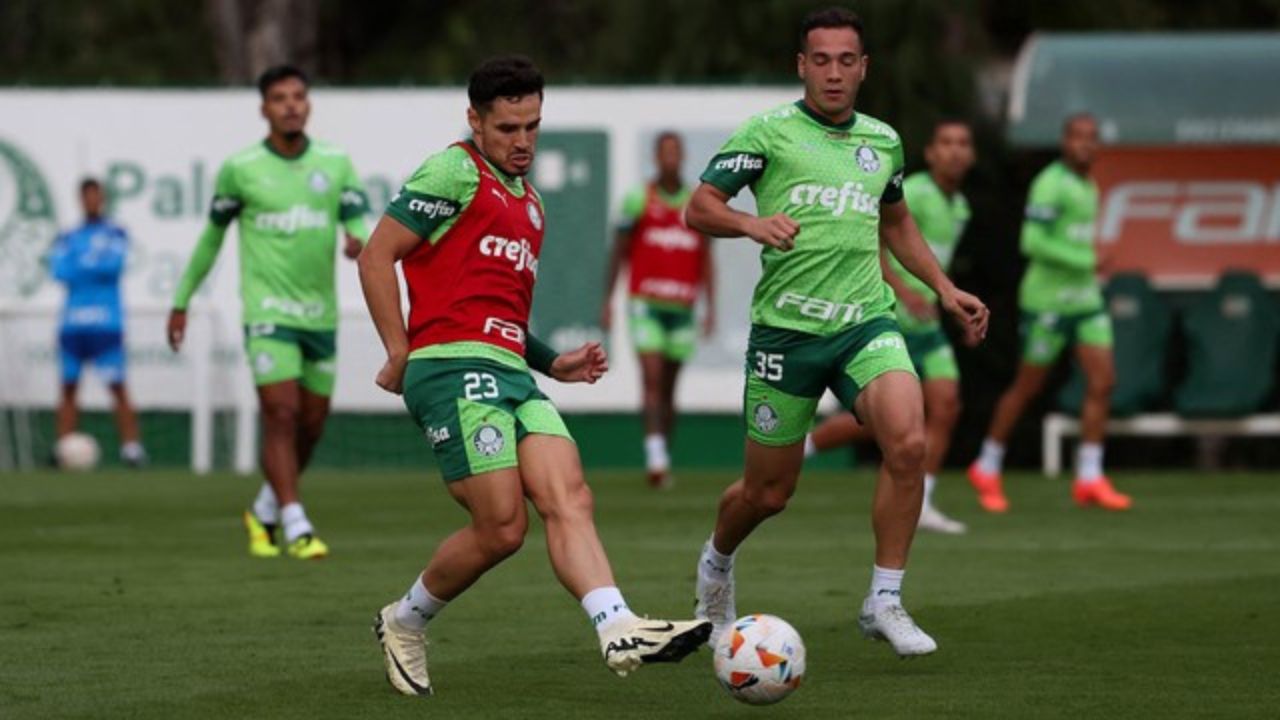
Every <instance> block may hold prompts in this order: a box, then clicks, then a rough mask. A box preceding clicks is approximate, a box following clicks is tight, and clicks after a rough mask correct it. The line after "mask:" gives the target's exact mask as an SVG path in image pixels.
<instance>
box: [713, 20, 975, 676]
mask: <svg viewBox="0 0 1280 720" xmlns="http://www.w3.org/2000/svg"><path fill="white" fill-rule="evenodd" d="M862 27H863V26H862V21H861V20H860V19H859V18H858V16H857V15H855V14H853V13H852V12H850V11H848V10H845V9H843V8H831V9H828V10H822V11H818V12H815V13H812V14H810V15H809V16H808V17H806V18H805V20H804V22H803V24H802V26H801V34H800V52H799V54H798V56H797V59H796V65H797V72H798V74H799V76H800V78H801V79H802V80H803V81H804V97H803V99H802V100H798V101H796V102H795V103H793V104H787V105H783V106H781V107H778V108H774V109H772V110H769V111H768V112H765V113H762V114H760V115H757V116H755V117H753V118H751V119H750V120H748V121H747V122H746V123H744V124H743V125H742V126H741V127H740V128H739V129H738V130H737V131H736V132H735V133H734V134H733V136H732V137H731V138H729V140H728V142H726V143H725V145H724V147H723V148H721V150H720V153H719V154H718V155H716V156H715V157H714V158H712V160H711V163H710V165H709V166H708V167H707V170H706V172H704V173H703V175H702V181H703V182H702V185H700V186H699V187H698V189H697V190H695V191H694V193H693V197H692V198H691V199H690V201H689V211H688V219H689V224H690V225H691V226H692V227H694V228H695V229H698V230H701V231H703V232H705V233H707V234H709V235H713V236H718V237H740V236H746V237H749V238H751V239H752V240H754V241H755V242H758V243H760V244H761V245H762V246H764V247H763V249H762V250H761V261H762V264H763V266H764V272H763V274H762V276H761V278H760V281H759V283H758V284H757V285H756V290H755V297H754V299H753V302H752V308H751V322H752V327H751V336H750V339H749V341H748V345H747V363H746V365H747V367H746V370H747V378H746V389H745V392H744V405H745V407H744V412H745V414H746V418H745V419H746V424H747V441H746V463H745V464H746V467H745V471H744V475H743V478H742V479H741V480H739V481H738V482H736V483H734V484H733V485H731V486H730V487H729V488H728V489H727V490H726V491H725V492H724V495H723V496H722V497H721V499H720V508H719V515H718V517H717V519H716V526H715V531H714V533H713V534H712V536H711V538H710V539H709V540H708V541H707V543H706V544H705V545H704V546H703V550H702V555H701V557H700V558H699V562H698V569H697V585H696V590H695V592H696V596H697V610H696V614H697V615H698V616H699V617H706V618H709V619H710V620H711V621H712V623H714V624H715V626H716V630H717V632H723V631H724V629H725V628H727V627H728V626H729V625H730V624H731V623H732V622H733V621H734V619H735V617H736V615H735V613H736V610H735V603H734V585H733V562H734V558H733V556H734V553H735V551H736V550H737V549H738V547H739V546H740V545H741V544H742V542H743V541H744V540H746V538H747V537H748V536H749V535H750V534H751V533H752V531H753V530H755V528H756V527H757V526H758V525H759V524H760V523H762V522H764V521H765V520H766V519H767V518H769V517H770V516H772V515H775V514H777V513H779V512H781V511H782V510H783V509H784V508H785V507H786V504H787V501H788V500H789V499H790V497H791V495H792V494H793V493H794V492H795V489H796V483H797V482H798V480H799V477H800V469H801V466H802V465H803V463H804V439H805V434H806V433H807V431H808V429H809V424H810V423H811V422H812V420H813V417H814V412H815V411H816V410H817V407H818V400H819V398H820V397H821V396H822V394H823V393H824V392H825V391H826V390H827V389H830V390H832V391H833V392H834V393H835V395H836V397H837V398H838V399H839V400H840V402H841V404H842V405H843V406H844V407H845V408H848V409H850V410H852V411H853V412H854V414H855V415H857V416H858V418H859V419H860V420H862V421H863V422H865V423H866V424H867V426H868V427H869V428H870V429H871V432H872V434H873V435H874V436H875V439H876V443H877V444H878V445H879V446H880V450H881V451H882V453H883V455H884V463H883V464H882V466H881V469H880V475H879V478H878V480H877V484H876V490H875V501H874V507H873V515H872V524H873V526H874V529H875V536H876V549H875V564H874V566H873V571H872V580H871V588H870V590H869V592H868V594H867V596H866V599H865V600H864V601H863V604H862V609H861V612H860V613H859V615H858V625H859V627H860V629H861V630H862V632H863V634H864V635H866V636H867V637H871V638H876V639H881V640H887V641H888V642H889V643H890V644H891V645H892V646H893V649H894V651H895V652H896V653H898V654H899V655H901V656H912V655H927V654H929V653H931V652H933V651H934V650H936V649H937V643H935V642H934V640H933V638H931V637H929V635H927V634H926V633H925V632H924V631H923V630H921V629H920V628H919V627H918V626H917V625H916V623H915V621H914V620H912V618H911V616H910V614H908V613H907V611H906V610H905V609H904V608H903V607H902V602H901V586H902V578H903V575H904V573H905V568H906V564H907V555H908V553H909V551H910V548H911V541H912V539H913V538H914V536H915V531H916V522H917V518H918V517H919V515H920V507H921V504H922V501H923V495H924V470H923V464H924V456H925V435H924V401H923V398H922V396H921V391H920V381H919V379H918V378H917V377H916V374H915V370H914V369H913V367H912V364H911V357H910V356H909V355H908V354H907V347H906V343H905V341H904V340H903V338H902V334H901V332H900V331H899V328H898V323H897V321H896V320H895V319H894V317H893V304H894V297H893V291H892V290H891V289H890V288H889V286H888V285H886V284H885V281H884V277H883V271H882V269H881V265H880V246H881V242H883V243H884V244H885V245H886V246H887V248H888V249H889V250H890V251H891V252H892V253H893V254H894V255H895V256H896V257H897V258H898V259H899V260H900V261H901V262H902V264H903V266H904V267H906V269H907V270H908V272H910V273H911V274H913V275H915V276H917V277H919V278H922V279H923V280H924V282H925V283H926V284H927V285H928V286H929V287H930V288H932V289H933V290H934V292H936V293H937V294H938V299H939V302H940V303H941V305H942V307H943V309H945V310H946V311H947V312H949V313H951V314H952V315H954V316H955V317H956V319H957V320H959V321H960V323H961V325H962V327H963V329H964V332H965V333H966V335H967V336H968V337H969V338H970V339H972V340H974V341H976V340H977V339H979V338H981V337H982V336H983V335H984V334H985V333H986V324H987V309H986V307H985V306H984V305H983V304H982V303H981V302H980V301H979V300H978V299H977V298H975V297H973V296H972V295H969V294H967V293H965V292H962V291H960V290H958V289H957V288H956V287H955V285H953V284H952V283H951V281H950V280H949V279H948V278H947V275H946V273H945V272H943V270H942V268H941V267H940V266H939V265H938V261H937V259H936V258H935V257H934V255H933V253H932V252H931V251H930V250H929V246H928V245H927V244H925V241H924V239H923V238H922V237H921V236H920V231H919V230H918V229H917V228H916V225H915V222H914V221H913V220H912V219H911V214H910V213H909V212H908V210H907V204H906V203H905V202H903V201H902V197H903V193H902V166H903V157H902V143H901V141H900V140H899V138H898V134H897V133H896V132H895V131H894V130H893V129H892V128H891V127H889V126H888V125H886V124H885V123H883V122H881V121H879V120H876V119H875V118H872V117H870V116H867V115H863V114H859V113H856V112H854V102H855V99H856V97H857V92H858V88H859V87H860V86H861V84H862V82H863V80H864V79H865V77H866V72H867V55H866V54H865V52H864V46H863V43H862V38H863V29H862ZM744 187H750V188H751V191H752V193H753V194H754V195H755V198H756V204H757V206H758V208H759V216H755V215H750V214H747V213H742V212H738V211H736V210H734V209H732V208H730V207H729V205H728V201H729V199H730V198H731V197H733V196H734V195H736V194H737V193H738V192H739V191H740V190H741V189H742V188H744ZM882 238H883V240H882Z"/></svg>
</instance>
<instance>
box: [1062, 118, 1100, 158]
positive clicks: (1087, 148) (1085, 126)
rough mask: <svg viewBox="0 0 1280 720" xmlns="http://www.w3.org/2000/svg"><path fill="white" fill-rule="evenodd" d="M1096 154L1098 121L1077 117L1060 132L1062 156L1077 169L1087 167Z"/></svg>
mask: <svg viewBox="0 0 1280 720" xmlns="http://www.w3.org/2000/svg"><path fill="white" fill-rule="evenodd" d="M1097 154H1098V121H1097V120H1094V119H1093V118H1091V117H1088V116H1082V117H1078V118H1076V119H1074V120H1072V121H1071V122H1070V123H1068V124H1067V127H1066V128H1064V129H1063V131H1062V156H1063V157H1065V158H1066V159H1067V162H1069V163H1071V164H1072V165H1076V166H1078V167H1085V168H1087V167H1089V166H1090V165H1092V164H1093V158H1094V157H1095V156H1096V155H1097Z"/></svg>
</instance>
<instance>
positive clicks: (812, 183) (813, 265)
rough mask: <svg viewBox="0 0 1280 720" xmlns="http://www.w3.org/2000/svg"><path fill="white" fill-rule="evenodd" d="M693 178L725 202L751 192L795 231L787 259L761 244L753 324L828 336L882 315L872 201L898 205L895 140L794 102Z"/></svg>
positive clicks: (874, 127) (887, 301)
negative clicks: (699, 177) (698, 178)
mask: <svg viewBox="0 0 1280 720" xmlns="http://www.w3.org/2000/svg"><path fill="white" fill-rule="evenodd" d="M702 181H703V182H706V183H709V184H711V185H713V186H715V187H716V188H719V189H720V190H721V191H723V192H725V193H728V194H729V195H731V196H732V195H736V194H737V193H738V191H740V190H741V189H742V188H744V187H750V188H751V192H752V193H753V194H754V195H755V198H756V206H757V209H758V212H759V215H760V216H761V217H765V216H769V215H775V214H777V213H785V214H786V215H788V216H790V217H791V218H792V219H794V220H795V221H796V222H797V223H798V224H799V225H800V233H799V234H798V235H797V236H796V239H795V247H794V248H793V249H792V250H791V251H789V252H782V251H779V250H777V249H775V248H771V247H765V248H763V249H762V250H761V253H760V261H761V264H762V266H763V274H762V276H761V278H760V282H759V283H758V284H757V285H756V289H755V296H754V298H753V300H752V307H751V321H752V322H753V323H755V324H757V325H764V326H768V327H775V328H783V329H788V330H796V331H800V332H806V333H811V334H814V335H821V336H828V335H834V334H836V333H839V332H840V331H842V330H845V329H847V328H848V327H850V326H852V325H855V324H858V323H861V322H865V321H867V320H870V319H872V318H875V317H879V316H885V315H889V314H890V313H891V310H892V307H893V291H892V290H890V289H889V286H888V285H887V284H886V283H885V281H884V278H883V276H882V275H881V270H880V204H881V203H882V202H885V203H894V202H898V201H900V200H901V199H902V143H901V141H900V140H899V139H898V133H896V132H895V131H894V130H893V128H891V127H889V126H888V125H886V124H885V123H883V122H881V121H879V120H876V119H875V118H872V117H870V116H868V115H862V114H855V115H854V116H853V117H852V118H850V119H849V121H848V122H845V123H842V124H839V125H836V124H833V123H831V122H829V121H827V120H826V119H824V118H822V117H820V116H818V115H817V114H816V113H814V112H813V111H812V110H810V109H809V108H808V107H807V106H806V105H805V104H804V103H803V101H798V102H795V103H791V104H787V105H783V106H781V107H778V108H775V109H773V110H770V111H768V112H765V113H763V114H760V115H756V116H755V117H753V118H751V119H750V120H748V121H747V122H746V123H744V124H743V125H742V126H741V127H740V128H738V130H737V132H735V133H734V134H733V136H732V137H731V138H729V140H728V142H726V143H725V144H724V147H723V148H721V150H720V152H719V154H717V155H716V156H715V157H714V158H712V160H711V163H710V165H709V166H708V167H707V169H706V171H705V172H704V173H703V174H702Z"/></svg>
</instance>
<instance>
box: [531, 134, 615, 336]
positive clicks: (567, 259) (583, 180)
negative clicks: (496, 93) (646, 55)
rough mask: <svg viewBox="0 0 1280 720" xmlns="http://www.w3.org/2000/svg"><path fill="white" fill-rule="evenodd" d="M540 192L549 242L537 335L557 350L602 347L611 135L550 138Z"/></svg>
mask: <svg viewBox="0 0 1280 720" xmlns="http://www.w3.org/2000/svg"><path fill="white" fill-rule="evenodd" d="M533 184H534V186H535V187H536V188H537V189H538V192H540V193H542V199H543V203H544V204H545V206H546V211H547V234H546V237H545V238H544V240H543V243H542V253H541V255H540V257H539V260H538V285H537V288H536V290H535V291H534V299H533V317H532V318H531V319H530V322H529V325H530V332H532V333H533V334H534V335H536V336H538V337H539V338H541V339H542V340H543V341H545V342H547V343H548V344H550V345H551V346H552V347H554V348H555V349H557V350H561V351H564V350H571V349H573V348H575V347H577V346H578V345H581V344H582V343H584V342H587V341H590V340H603V339H604V337H605V333H604V332H603V331H602V330H601V329H600V302H601V298H602V293H603V292H604V269H605V261H606V259H607V258H606V256H607V253H608V250H609V136H608V133H607V132H606V131H604V130H585V131H572V132H569V131H559V132H555V131H546V132H543V133H542V135H541V136H540V137H539V138H538V158H537V162H535V163H534V175H533Z"/></svg>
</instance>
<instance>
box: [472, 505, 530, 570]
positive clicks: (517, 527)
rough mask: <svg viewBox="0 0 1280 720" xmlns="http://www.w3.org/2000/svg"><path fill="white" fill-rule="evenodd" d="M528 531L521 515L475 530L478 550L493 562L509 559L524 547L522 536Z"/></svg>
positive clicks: (525, 521)
mask: <svg viewBox="0 0 1280 720" xmlns="http://www.w3.org/2000/svg"><path fill="white" fill-rule="evenodd" d="M528 529H529V523H528V520H526V519H525V517H524V515H523V514H521V515H520V516H518V517H514V518H511V519H509V520H506V521H504V522H499V523H493V524H489V525H486V526H484V527H481V528H477V530H478V531H479V535H480V548H481V550H483V551H484V554H485V555H486V556H487V557H488V558H489V559H490V560H491V561H493V562H497V561H499V560H502V559H504V558H508V557H511V556H512V555H514V554H516V552H518V551H519V550H520V547H521V546H522V545H524V535H525V531H527V530H528Z"/></svg>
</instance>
